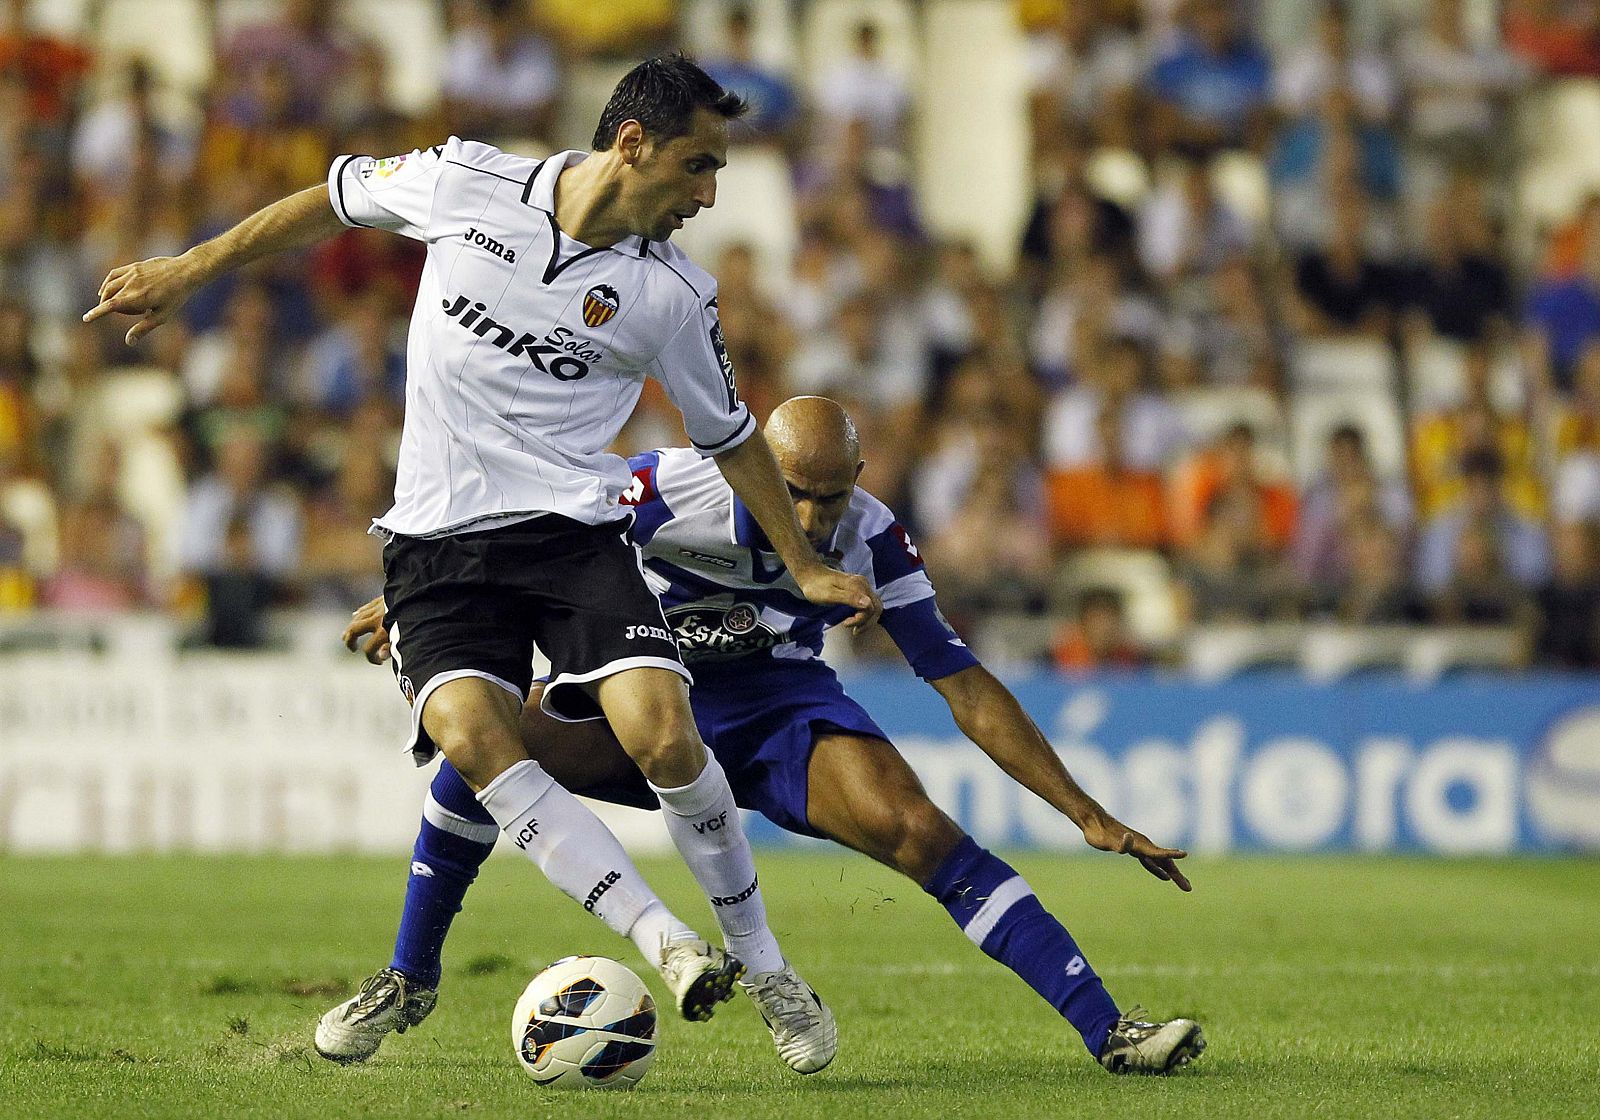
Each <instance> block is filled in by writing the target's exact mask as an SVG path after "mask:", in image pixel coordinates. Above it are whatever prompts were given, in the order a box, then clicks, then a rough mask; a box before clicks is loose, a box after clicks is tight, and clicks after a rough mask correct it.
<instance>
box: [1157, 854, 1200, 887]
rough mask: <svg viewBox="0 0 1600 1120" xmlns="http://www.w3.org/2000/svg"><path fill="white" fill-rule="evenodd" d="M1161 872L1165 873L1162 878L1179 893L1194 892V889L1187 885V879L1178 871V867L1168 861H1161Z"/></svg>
mask: <svg viewBox="0 0 1600 1120" xmlns="http://www.w3.org/2000/svg"><path fill="white" fill-rule="evenodd" d="M1161 870H1163V871H1165V872H1166V874H1165V875H1164V876H1162V878H1165V879H1170V880H1171V881H1172V883H1173V884H1174V885H1175V886H1176V887H1177V888H1178V889H1179V890H1180V891H1192V890H1194V887H1193V886H1191V885H1190V883H1189V879H1188V877H1187V876H1185V875H1184V873H1183V872H1182V871H1179V870H1178V865H1177V864H1175V863H1173V862H1172V861H1171V860H1170V859H1164V860H1162V861H1161Z"/></svg>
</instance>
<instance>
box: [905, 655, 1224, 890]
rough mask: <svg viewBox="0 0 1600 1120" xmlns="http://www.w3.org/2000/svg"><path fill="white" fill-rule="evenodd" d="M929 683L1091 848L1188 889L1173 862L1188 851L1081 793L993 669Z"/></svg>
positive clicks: (968, 729)
mask: <svg viewBox="0 0 1600 1120" xmlns="http://www.w3.org/2000/svg"><path fill="white" fill-rule="evenodd" d="M929 683H931V684H932V685H933V687H934V688H935V689H937V690H938V692H939V695H941V696H943V697H944V699H945V703H947V704H949V705H950V714H951V715H952V716H954V717H955V721H956V725H957V726H958V727H960V728H961V731H962V733H963V734H964V735H966V736H967V738H969V739H971V740H972V741H973V742H974V743H976V744H978V746H979V747H981V748H982V749H983V753H984V754H986V755H988V756H989V757H990V758H992V759H994V761H995V764H996V765H998V766H999V767H1000V769H1002V770H1004V771H1005V772H1006V773H1007V774H1009V775H1010V776H1011V777H1012V778H1013V779H1015V780H1016V781H1017V782H1018V783H1019V784H1021V785H1022V786H1024V787H1025V788H1027V789H1029V790H1031V791H1033V792H1034V793H1035V794H1037V795H1038V796H1039V797H1041V798H1043V799H1044V800H1045V801H1047V802H1049V803H1050V804H1051V805H1053V806H1054V807H1055V808H1056V809H1058V810H1060V811H1061V812H1062V813H1063V814H1064V815H1066V816H1067V817H1068V818H1069V819H1070V820H1071V821H1072V823H1073V824H1075V825H1077V826H1078V827H1079V828H1080V829H1082V830H1083V838H1084V840H1085V841H1087V842H1088V844H1089V845H1090V846H1091V847H1095V848H1099V849H1100V850H1101V851H1103V852H1117V853H1119V854H1121V855H1129V856H1132V857H1134V858H1135V859H1137V860H1138V861H1139V863H1140V864H1141V865H1142V866H1143V867H1144V869H1145V870H1146V871H1148V872H1150V874H1152V875H1154V876H1155V877H1156V878H1157V879H1163V880H1167V881H1170V882H1172V883H1174V884H1176V885H1177V887H1178V889H1179V890H1185V891H1187V890H1190V889H1192V888H1191V887H1190V885H1189V880H1188V879H1187V878H1186V877H1185V876H1184V874H1183V872H1182V871H1180V870H1178V865H1177V863H1176V861H1177V860H1180V859H1183V858H1184V857H1185V856H1186V855H1188V853H1187V852H1185V851H1182V850H1180V849H1178V848H1163V847H1161V846H1160V845H1158V844H1156V843H1154V842H1153V841H1152V840H1151V839H1150V838H1149V837H1148V836H1146V835H1144V834H1143V833H1142V832H1136V831H1134V830H1133V829H1131V828H1129V827H1128V826H1127V825H1125V824H1123V823H1122V822H1121V821H1119V820H1117V819H1116V818H1115V817H1113V816H1112V815H1111V814H1110V813H1108V812H1106V811H1105V809H1104V808H1103V807H1102V806H1101V805H1100V803H1099V802H1098V801H1096V800H1095V799H1094V798H1092V797H1090V796H1089V795H1088V794H1087V793H1085V792H1084V790H1083V787H1081V786H1080V785H1078V783H1077V782H1076V781H1074V780H1073V777H1072V775H1071V774H1069V773H1068V772H1067V768H1066V766H1064V765H1062V762H1061V756H1060V755H1058V754H1056V752H1055V750H1054V749H1052V748H1051V746H1050V743H1049V741H1048V740H1047V739H1046V738H1045V737H1044V733H1043V732H1041V731H1040V730H1039V726H1038V724H1036V723H1034V722H1033V720H1032V719H1031V718H1029V716H1028V713H1027V712H1025V711H1023V710H1022V705H1021V704H1019V703H1018V702H1017V698H1016V697H1015V696H1013V695H1011V691H1010V690H1009V689H1008V688H1006V686H1005V685H1003V684H1001V683H1000V682H999V681H998V680H996V679H995V677H994V674H993V673H991V672H989V670H987V669H985V668H984V667H983V666H982V665H973V666H970V667H969V668H966V669H962V670H961V671H960V672H958V673H951V674H950V675H949V676H947V677H940V678H938V679H937V680H934V681H931V682H929Z"/></svg>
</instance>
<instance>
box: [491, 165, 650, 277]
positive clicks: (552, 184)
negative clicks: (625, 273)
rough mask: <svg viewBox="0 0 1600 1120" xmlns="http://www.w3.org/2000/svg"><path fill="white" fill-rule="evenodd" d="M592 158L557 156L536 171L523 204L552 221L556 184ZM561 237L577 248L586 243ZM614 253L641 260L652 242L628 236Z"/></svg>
mask: <svg viewBox="0 0 1600 1120" xmlns="http://www.w3.org/2000/svg"><path fill="white" fill-rule="evenodd" d="M588 158H589V153H588V152H584V151H579V150H577V149H572V150H570V151H565V152H556V153H555V154H554V155H552V156H550V157H549V158H548V159H546V160H544V161H543V162H542V163H540V164H539V165H538V166H537V167H535V168H534V169H533V175H532V177H531V178H529V179H528V185H527V187H526V188H525V189H524V190H523V194H522V200H523V201H524V202H526V203H527V204H528V205H529V206H532V207H533V208H534V209H536V210H543V211H544V212H545V213H546V214H549V215H550V216H551V217H552V218H554V217H555V215H556V180H557V179H559V178H561V173H562V172H563V171H565V170H566V169H567V168H569V167H576V166H577V165H578V164H580V163H582V162H583V161H584V160H586V159H588ZM562 236H563V237H566V238H567V240H569V241H571V242H572V243H573V244H575V245H581V244H583V242H581V241H579V240H577V239H576V238H575V237H573V236H572V235H571V234H569V233H567V232H566V231H565V230H562ZM609 248H610V249H611V251H612V252H614V253H622V254H623V255H625V256H629V257H642V256H644V255H645V254H646V253H648V252H649V251H650V242H649V241H648V240H646V239H645V238H643V237H639V236H637V235H635V234H629V235H628V236H627V237H624V238H623V239H622V240H621V241H619V242H617V243H616V244H615V245H612V246H610V247H609Z"/></svg>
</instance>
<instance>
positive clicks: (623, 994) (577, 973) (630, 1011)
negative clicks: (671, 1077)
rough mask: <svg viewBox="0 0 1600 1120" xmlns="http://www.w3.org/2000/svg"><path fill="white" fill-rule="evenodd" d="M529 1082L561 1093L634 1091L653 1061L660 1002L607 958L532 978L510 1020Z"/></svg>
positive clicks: (565, 961) (575, 961)
mask: <svg viewBox="0 0 1600 1120" xmlns="http://www.w3.org/2000/svg"><path fill="white" fill-rule="evenodd" d="M511 1045H512V1048H513V1049H514V1050H516V1053H517V1061H518V1062H520V1063H522V1068H523V1069H524V1070H525V1071H527V1074H528V1076H529V1077H531V1078H533V1079H534V1080H535V1081H537V1082H538V1083H539V1084H541V1085H549V1086H551V1087H553V1088H557V1089H631V1088H633V1087H634V1086H635V1085H637V1084H638V1083H639V1081H640V1079H642V1078H643V1077H644V1075H645V1071H646V1070H648V1069H649V1068H650V1063H651V1062H652V1061H654V1060H655V1056H656V1002H655V1000H653V999H651V998H650V990H649V989H648V988H646V987H645V986H644V981H643V980H640V979H639V978H638V977H637V976H635V975H634V974H633V972H631V971H630V970H629V969H628V968H626V967H625V966H623V965H622V964H619V963H618V962H617V961H614V960H612V959H610V958H609V957H563V958H562V959H561V960H559V961H557V962H556V963H555V964H553V965H551V966H550V967H549V968H547V969H545V970H544V971H543V972H541V973H539V975H537V976H535V977H534V978H533V980H532V981H531V982H530V983H529V984H528V987H527V989H526V990H524V991H523V993H522V998H521V999H519V1000H517V1009H516V1011H514V1012H513V1013H512V1016H511Z"/></svg>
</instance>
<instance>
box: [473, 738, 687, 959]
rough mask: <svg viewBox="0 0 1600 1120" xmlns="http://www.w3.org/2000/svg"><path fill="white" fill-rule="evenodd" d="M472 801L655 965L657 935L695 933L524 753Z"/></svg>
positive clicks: (585, 811)
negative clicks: (675, 915)
mask: <svg viewBox="0 0 1600 1120" xmlns="http://www.w3.org/2000/svg"><path fill="white" fill-rule="evenodd" d="M478 801H479V803H480V804H482V805H483V807H484V808H485V809H487V810H488V811H489V815H490V816H491V817H493V818H494V820H495V823H496V824H498V825H499V826H500V829H501V831H502V832H504V833H505V834H506V835H507V836H508V837H510V838H511V843H512V844H514V845H515V846H516V847H517V848H518V849H519V850H521V851H522V852H523V853H524V854H525V855H526V856H527V857H528V858H529V859H531V860H532V861H533V862H534V863H536V864H538V866H539V870H541V871H543V872H544V874H545V878H547V879H549V880H550V881H551V882H552V883H554V884H555V885H556V886H557V887H559V888H560V889H561V891H562V893H564V894H565V895H566V896H567V897H568V898H571V899H572V900H573V901H575V902H577V904H578V905H579V906H582V907H583V908H584V909H585V910H588V911H589V912H590V913H592V914H594V916H595V917H597V918H599V919H600V920H601V921H602V922H604V923H605V924H606V925H608V926H610V927H611V928H612V929H613V930H615V931H616V932H617V933H619V934H621V935H622V936H623V937H628V938H632V939H633V941H634V944H636V945H638V946H639V951H640V952H641V953H643V954H644V957H645V960H647V961H649V962H650V963H651V964H652V965H659V964H660V963H661V944H662V941H663V939H667V940H671V939H674V938H675V937H676V936H683V935H687V936H690V937H692V936H694V934H693V933H692V932H691V931H690V930H689V927H688V926H685V925H684V924H683V923H682V922H680V921H678V919H677V918H675V917H673V915H672V912H671V911H670V910H668V909H667V907H666V905H665V904H664V903H663V902H662V901H661V900H660V899H659V898H657V897H656V894H655V892H654V891H652V890H651V889H650V885H649V884H648V883H646V882H645V881H644V876H642V875H640V874H639V870H638V868H636V867H634V866H633V861H632V860H630V859H629V858H628V853H627V852H625V851H623V850H622V845H621V844H620V843H618V842H617V838H616V837H615V836H613V835H612V834H611V830H610V829H609V828H607V827H606V826H605V825H604V824H603V823H601V821H600V818H599V817H597V816H595V815H594V814H593V813H591V812H590V811H589V810H588V808H587V807H586V806H585V805H584V804H583V803H582V802H581V801H579V800H578V799H577V798H576V797H574V796H572V794H570V793H568V792H567V791H566V790H565V789H564V788H562V787H561V786H560V785H558V784H557V783H556V780H555V779H554V778H552V777H551V776H550V775H549V774H547V773H545V771H544V770H543V769H542V768H541V767H540V766H539V764H538V763H537V762H534V761H533V760H532V759H528V760H526V761H524V762H519V763H517V764H516V765H514V766H512V767H511V768H510V769H508V770H506V771H505V773H503V774H501V775H500V776H499V777H498V778H496V779H495V780H494V781H492V782H490V783H489V784H488V785H486V786H484V787H483V791H482V792H481V793H479V794H478Z"/></svg>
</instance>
